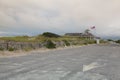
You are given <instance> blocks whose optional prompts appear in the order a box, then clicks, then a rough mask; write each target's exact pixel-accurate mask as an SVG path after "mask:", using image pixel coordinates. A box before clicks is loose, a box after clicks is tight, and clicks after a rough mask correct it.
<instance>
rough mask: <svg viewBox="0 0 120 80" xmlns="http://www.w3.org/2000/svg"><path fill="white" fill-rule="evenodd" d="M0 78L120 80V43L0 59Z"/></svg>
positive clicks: (27, 79) (1, 79) (26, 79)
mask: <svg viewBox="0 0 120 80" xmlns="http://www.w3.org/2000/svg"><path fill="white" fill-rule="evenodd" d="M0 80H120V46H119V45H117V44H109V45H89V46H83V47H79V48H74V49H64V50H56V51H49V52H44V53H35V54H30V55H27V56H22V57H14V58H0Z"/></svg>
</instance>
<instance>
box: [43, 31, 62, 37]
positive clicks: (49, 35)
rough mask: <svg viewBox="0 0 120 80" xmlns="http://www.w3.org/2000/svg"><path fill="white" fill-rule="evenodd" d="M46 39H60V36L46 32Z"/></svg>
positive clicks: (44, 34)
mask: <svg viewBox="0 0 120 80" xmlns="http://www.w3.org/2000/svg"><path fill="white" fill-rule="evenodd" d="M42 35H43V36H44V37H50V38H58V37H60V36H59V35H58V34H55V33H50V32H45V33H43V34H42Z"/></svg>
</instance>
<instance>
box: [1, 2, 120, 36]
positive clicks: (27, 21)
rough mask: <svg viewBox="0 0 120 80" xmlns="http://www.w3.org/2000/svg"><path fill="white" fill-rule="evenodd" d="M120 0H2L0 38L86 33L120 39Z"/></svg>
mask: <svg viewBox="0 0 120 80" xmlns="http://www.w3.org/2000/svg"><path fill="white" fill-rule="evenodd" d="M119 21H120V0H0V36H6V35H7V36H8V35H37V34H41V33H43V32H54V33H58V34H64V33H70V32H80V33H81V32H83V31H84V30H85V29H90V27H92V26H96V29H95V30H91V32H92V33H94V34H96V35H97V36H100V37H113V38H114V37H117V38H120V22H119Z"/></svg>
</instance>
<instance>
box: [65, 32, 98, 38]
mask: <svg viewBox="0 0 120 80" xmlns="http://www.w3.org/2000/svg"><path fill="white" fill-rule="evenodd" d="M65 35H66V36H76V37H81V38H88V39H94V38H96V37H95V36H94V35H93V34H92V33H66V34H65Z"/></svg>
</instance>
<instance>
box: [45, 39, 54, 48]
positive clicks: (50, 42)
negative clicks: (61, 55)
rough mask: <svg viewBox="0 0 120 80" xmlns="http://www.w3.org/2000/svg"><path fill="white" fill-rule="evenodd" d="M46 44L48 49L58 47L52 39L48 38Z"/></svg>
mask: <svg viewBox="0 0 120 80" xmlns="http://www.w3.org/2000/svg"><path fill="white" fill-rule="evenodd" d="M45 46H46V48H48V49H53V48H56V44H54V43H53V42H52V41H51V40H48V41H47V43H46V45H45Z"/></svg>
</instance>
